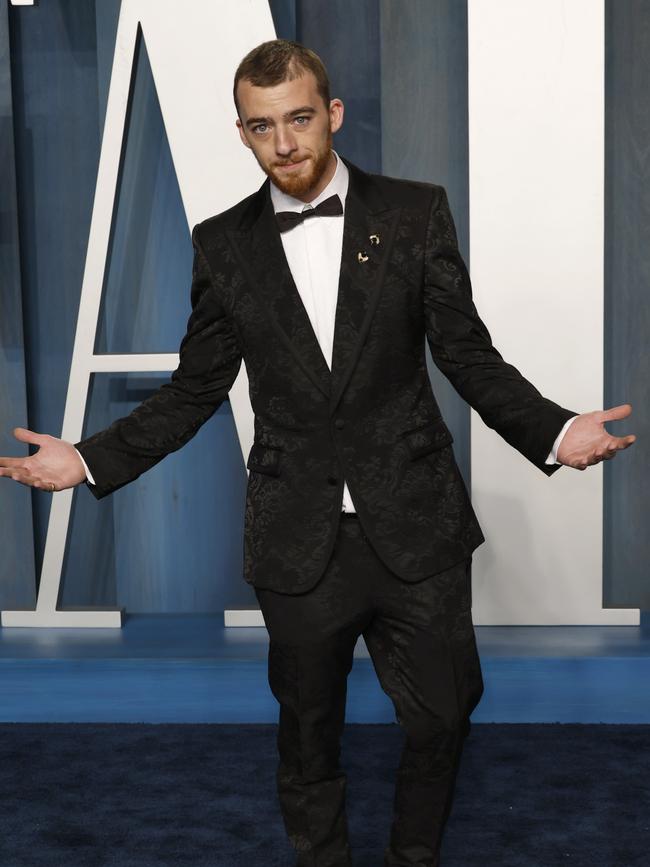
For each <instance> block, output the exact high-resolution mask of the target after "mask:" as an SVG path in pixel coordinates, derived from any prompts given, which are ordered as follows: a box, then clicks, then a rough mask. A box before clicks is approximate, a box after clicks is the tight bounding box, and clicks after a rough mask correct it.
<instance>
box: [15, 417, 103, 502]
mask: <svg viewBox="0 0 650 867" xmlns="http://www.w3.org/2000/svg"><path fill="white" fill-rule="evenodd" d="M14 436H15V437H16V439H17V440H20V442H23V443H29V444H30V445H35V446H38V447H39V448H38V451H37V452H36V453H35V454H33V455H31V456H28V457H23V458H3V457H0V476H6V477H7V478H10V479H13V480H14V481H16V482H20V483H21V484H22V485H29V486H30V487H32V488H41V489H42V490H45V491H62V490H64V489H65V488H73V487H74V486H75V485H78V484H80V483H81V482H83V481H85V479H86V472H85V470H84V465H83V462H82V460H81V458H80V457H79V453H78V452H77V450H76V449H75V447H74V446H73V445H72V443H69V442H66V441H65V440H60V439H57V438H56V437H52V436H48V435H47V434H39V433H35V432H34V431H31V430H27V429H26V428H22V427H17V428H16V429H15V430H14Z"/></svg>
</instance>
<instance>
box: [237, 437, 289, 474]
mask: <svg viewBox="0 0 650 867" xmlns="http://www.w3.org/2000/svg"><path fill="white" fill-rule="evenodd" d="M281 456H282V451H281V450H280V449H276V448H273V447H272V446H265V445H262V444H261V443H253V446H252V448H251V450H250V453H249V455H248V460H247V461H246V466H247V467H248V469H249V470H253V472H255V473H266V475H268V476H279V475H280V458H281Z"/></svg>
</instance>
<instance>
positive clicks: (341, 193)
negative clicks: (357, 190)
mask: <svg viewBox="0 0 650 867" xmlns="http://www.w3.org/2000/svg"><path fill="white" fill-rule="evenodd" d="M332 153H333V154H334V156H335V157H336V169H335V170H334V175H333V176H332V180H331V181H330V182H329V184H328V185H327V186H326V187H325V189H324V190H323V191H322V193H320V195H318V196H316V198H315V199H314V200H313V201H311V202H309V203H307V202H303V201H301V199H296V198H294V197H293V196H288V195H287V194H286V193H283V192H282V190H279V189H278V188H277V187H276V186H275V184H274V183H273V181H271V201H272V202H273V210H274V211H275V212H276V213H277V211H296V212H297V213H301V212H302V211H303V210H304V209H305V207H306V206H307V204H309V205H311V206H312V208H315V207H316V206H317V205H320V203H321V202H324V201H325V199H329V197H330V196H333V195H338V197H339V199H340V200H341V204H342V205H343V210H345V197H346V196H347V193H348V185H349V182H350V172H349V171H348V167H347V166H346V165H345V163H344V162H343V160H342V159H340V158H339V155H338V154H337V153H336V151H335V150H333V149H332Z"/></svg>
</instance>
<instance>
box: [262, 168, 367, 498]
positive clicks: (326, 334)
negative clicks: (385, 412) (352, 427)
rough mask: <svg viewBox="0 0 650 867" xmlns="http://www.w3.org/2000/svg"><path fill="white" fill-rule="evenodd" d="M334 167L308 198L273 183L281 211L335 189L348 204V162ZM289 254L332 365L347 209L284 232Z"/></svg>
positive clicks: (302, 206) (301, 205)
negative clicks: (326, 180) (297, 196)
mask: <svg viewBox="0 0 650 867" xmlns="http://www.w3.org/2000/svg"><path fill="white" fill-rule="evenodd" d="M333 153H334V156H335V157H336V170H335V172H334V176H333V177H332V180H331V181H330V182H329V184H328V185H327V186H326V187H325V189H324V190H323V191H322V193H320V195H318V196H316V198H315V199H313V200H312V201H311V202H309V203H308V204H306V203H305V202H303V201H301V200H300V199H294V198H293V196H288V195H287V194H286V193H283V192H282V191H281V190H279V189H278V188H277V187H276V186H275V184H273V183H271V201H272V202H273V209H274V210H275V211H276V212H277V211H295V212H297V213H301V212H302V211H307V210H309V209H311V208H315V207H316V206H317V205H320V203H321V202H323V201H325V199H329V197H330V196H333V195H337V196H338V197H339V199H340V200H341V205H342V206H343V210H345V197H346V196H347V194H348V183H349V180H350V173H349V172H348V169H347V166H346V165H345V163H344V162H343V161H342V160H340V159H339V158H338V154H337V153H336V151H333ZM280 237H281V239H282V246H283V247H284V253H285V255H286V257H287V262H288V264H289V270H290V271H291V276H292V277H293V281H294V283H295V284H296V289H297V290H298V294H299V295H300V298H301V299H302V303H303V306H304V308H305V310H306V311H307V315H308V316H309V321H310V322H311V327H312V328H313V330H314V334H315V335H316V339H317V340H318V343H319V345H320V348H321V351H322V353H323V355H324V356H325V361H326V362H327V366H328V367H329V369H330V370H331V369H332V347H333V345H334V320H335V317H336V301H337V298H338V291H339V271H340V270H341V251H342V249H343V214H338V215H337V216H335V217H312V218H311V219H310V220H304V221H303V222H302V223H299V224H298V225H297V226H294V227H293V229H289V230H288V231H287V232H283V233H282V234H281V235H280ZM341 507H342V509H343V511H344V512H355V511H356V509H355V508H354V503H353V502H352V497H351V496H350V491H349V490H348V486H347V484H346V483H345V482H344V483H343V503H342V506H341Z"/></svg>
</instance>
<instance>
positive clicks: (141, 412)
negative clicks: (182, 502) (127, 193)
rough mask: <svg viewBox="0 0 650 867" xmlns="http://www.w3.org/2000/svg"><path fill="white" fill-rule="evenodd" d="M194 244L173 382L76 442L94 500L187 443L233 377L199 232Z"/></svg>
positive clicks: (231, 347) (222, 315) (234, 349)
mask: <svg viewBox="0 0 650 867" xmlns="http://www.w3.org/2000/svg"><path fill="white" fill-rule="evenodd" d="M192 244H193V247H194V264H193V269H192V290H191V302H192V312H191V315H190V318H189V320H188V324H187V331H186V333H185V336H184V337H183V340H182V342H181V346H180V357H179V364H178V367H177V368H176V370H175V371H174V372H173V373H172V375H171V381H170V382H168V383H165V384H164V385H163V386H162V387H161V388H159V389H158V390H157V391H156V392H155V393H154V394H152V395H151V396H150V397H149V398H147V399H146V400H145V401H143V402H142V403H141V404H140V405H139V406H137V407H136V408H135V409H134V410H133V412H131V413H130V414H129V415H128V416H125V417H124V418H120V419H118V420H117V421H115V422H113V424H111V425H110V427H108V428H106V429H105V430H103V431H100V432H99V433H96V434H94V435H93V436H90V437H88V438H87V439H84V440H82V441H81V442H79V443H76V448H77V449H78V450H79V452H80V454H81V456H82V457H83V459H84V460H85V461H86V463H87V465H88V467H89V469H90V472H91V473H92V476H93V478H94V480H95V482H96V484H95V485H89V488H90V490H91V491H92V492H93V494H94V495H95V496H96V497H97V499H101V498H102V497H104V496H106V495H107V494H111V493H113V491H116V490H117V489H118V488H121V487H122V486H123V485H126V484H127V483H128V482H131V481H133V480H134V479H137V478H138V476H139V475H140V474H141V473H143V472H145V470H148V469H150V468H151V467H153V466H154V465H155V464H157V463H158V462H159V461H161V460H162V459H163V458H164V457H165V455H167V454H169V453H170V452H173V451H176V450H177V449H179V448H181V446H183V445H185V443H186V442H188V441H189V440H190V439H191V438H192V437H193V436H194V434H195V433H196V432H197V431H198V429H199V428H200V427H201V425H202V424H203V423H204V422H206V421H207V420H208V419H209V418H210V416H212V415H213V414H214V413H215V412H216V410H217V409H218V408H219V406H220V405H221V403H222V402H223V401H224V399H225V398H226V397H227V395H228V392H229V390H230V388H231V387H232V385H233V383H234V381H235V379H236V377H237V373H238V372H239V367H240V365H241V361H242V352H241V348H240V345H239V342H238V340H237V335H236V333H235V329H234V327H233V323H232V321H231V319H230V317H229V316H228V314H227V312H226V311H225V310H224V308H223V305H222V304H221V302H220V300H219V297H218V295H217V292H216V291H215V287H214V285H213V283H212V279H211V273H210V268H209V265H208V262H207V260H206V258H205V254H204V252H203V250H202V248H201V245H200V242H199V239H198V237H197V227H195V228H194V231H193V232H192Z"/></svg>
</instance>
